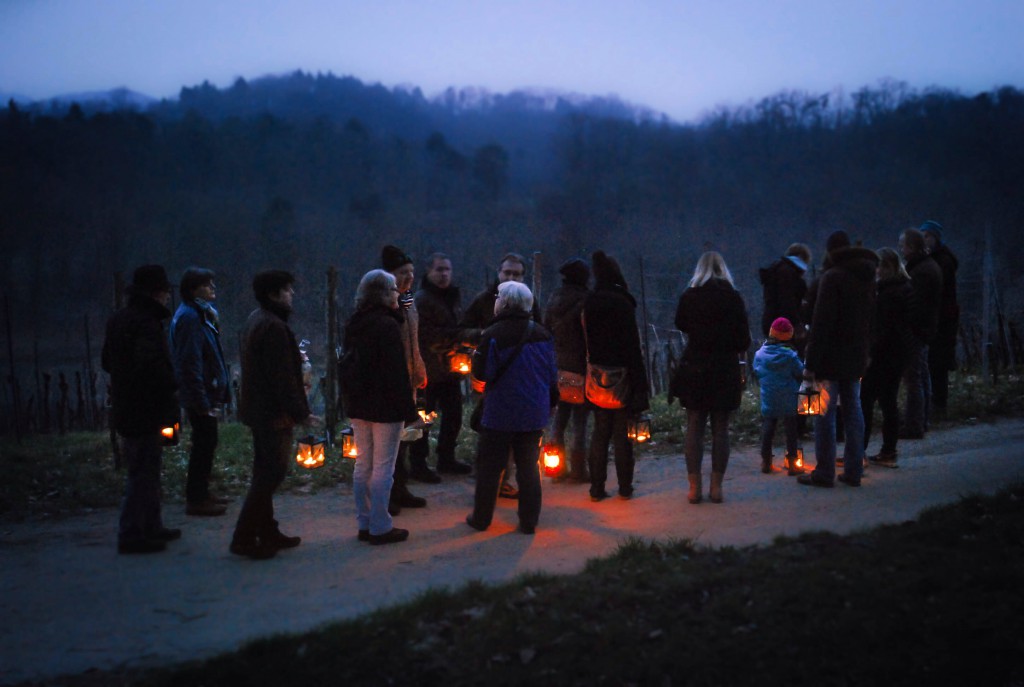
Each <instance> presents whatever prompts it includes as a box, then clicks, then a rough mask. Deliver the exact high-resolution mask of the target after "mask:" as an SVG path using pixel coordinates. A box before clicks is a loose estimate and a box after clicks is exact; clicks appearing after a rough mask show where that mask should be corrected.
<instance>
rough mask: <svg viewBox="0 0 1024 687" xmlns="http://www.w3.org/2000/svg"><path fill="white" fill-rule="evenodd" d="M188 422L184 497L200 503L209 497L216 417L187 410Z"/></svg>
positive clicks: (215, 440) (215, 445) (191, 501)
mask: <svg viewBox="0 0 1024 687" xmlns="http://www.w3.org/2000/svg"><path fill="white" fill-rule="evenodd" d="M188 423H189V425H190V426H191V427H192V451H191V452H190V453H189V455H188V478H187V479H186V481H185V499H186V500H187V501H188V502H189V503H202V502H204V501H206V500H207V499H208V498H209V497H210V473H211V472H212V470H213V456H214V454H215V453H216V452H217V418H215V417H210V416H209V415H208V414H206V413H196V412H193V411H191V410H189V411H188Z"/></svg>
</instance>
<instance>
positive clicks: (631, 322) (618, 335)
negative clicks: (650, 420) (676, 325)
mask: <svg viewBox="0 0 1024 687" xmlns="http://www.w3.org/2000/svg"><path fill="white" fill-rule="evenodd" d="M583 317H584V326H585V328H586V342H587V358H588V360H589V361H590V362H592V363H596V364H598V365H608V366H611V367H625V368H626V369H627V370H628V371H629V385H630V399H629V402H628V403H627V404H626V408H627V410H629V411H630V412H633V413H639V412H641V411H644V410H647V408H649V407H650V399H649V398H648V392H647V370H646V367H645V365H644V355H643V350H642V349H641V348H640V331H639V330H638V329H637V326H636V300H635V299H634V298H633V296H631V295H630V293H629V291H627V290H626V289H624V288H622V286H620V285H618V284H600V283H599V284H598V285H597V287H596V288H595V289H594V291H593V293H591V294H590V295H589V296H587V300H586V301H585V302H584V304H583Z"/></svg>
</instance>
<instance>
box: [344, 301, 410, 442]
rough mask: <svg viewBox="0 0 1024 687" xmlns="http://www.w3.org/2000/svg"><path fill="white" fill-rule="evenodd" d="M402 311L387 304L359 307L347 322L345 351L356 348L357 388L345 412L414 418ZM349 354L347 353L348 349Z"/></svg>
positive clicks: (389, 418)
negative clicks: (403, 340) (360, 308)
mask: <svg viewBox="0 0 1024 687" xmlns="http://www.w3.org/2000/svg"><path fill="white" fill-rule="evenodd" d="M403 319H404V318H403V317H402V313H401V311H399V310H392V309H391V308H388V307H387V306H384V305H374V306H371V307H368V308H364V309H362V310H357V311H356V312H355V314H353V315H352V317H351V318H350V319H349V321H348V323H347V324H346V325H345V343H344V347H345V351H346V352H348V351H354V352H355V361H356V363H355V364H356V368H355V371H354V377H355V379H356V380H357V382H356V384H355V387H356V389H357V391H356V392H355V393H352V394H351V395H349V396H347V397H346V408H345V414H346V415H348V416H349V417H350V418H355V419H358V420H366V421H367V422H412V421H413V420H415V419H416V418H417V415H416V402H415V400H414V399H413V396H412V394H410V393H409V390H410V389H411V386H410V384H409V369H408V367H406V362H405V351H404V348H403V343H402V320H403ZM346 354H347V353H346Z"/></svg>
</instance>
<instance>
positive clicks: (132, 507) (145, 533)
mask: <svg viewBox="0 0 1024 687" xmlns="http://www.w3.org/2000/svg"><path fill="white" fill-rule="evenodd" d="M162 452H163V444H162V440H161V438H160V435H159V434H158V433H153V434H146V435H144V436H140V437H121V456H122V459H123V460H124V464H125V466H126V467H127V468H128V475H127V477H126V479H125V484H124V498H123V499H122V500H121V519H120V523H119V525H118V535H117V536H118V540H119V541H120V542H132V541H139V540H142V539H146V538H148V537H150V536H151V535H153V534H154V533H156V532H157V531H158V530H160V529H161V528H163V526H164V523H163V520H162V519H161V516H160V463H161V457H162Z"/></svg>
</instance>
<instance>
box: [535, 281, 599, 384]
mask: <svg viewBox="0 0 1024 687" xmlns="http://www.w3.org/2000/svg"><path fill="white" fill-rule="evenodd" d="M589 294H590V290H589V289H587V287H586V286H580V285H579V284H572V283H570V282H565V283H563V284H562V286H561V287H559V288H557V289H555V290H554V291H552V292H551V297H550V299H549V300H548V306H547V309H546V310H545V311H544V326H545V327H547V328H548V330H550V331H551V334H552V336H554V337H555V363H556V364H557V365H558V369H559V370H566V371H568V372H576V373H578V374H584V373H585V372H586V371H587V345H586V343H585V342H584V340H583V325H582V323H581V321H580V315H581V314H582V313H583V303H584V302H585V301H586V300H587V296H588V295H589Z"/></svg>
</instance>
